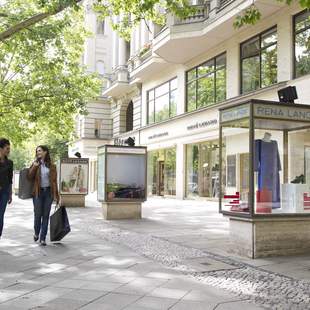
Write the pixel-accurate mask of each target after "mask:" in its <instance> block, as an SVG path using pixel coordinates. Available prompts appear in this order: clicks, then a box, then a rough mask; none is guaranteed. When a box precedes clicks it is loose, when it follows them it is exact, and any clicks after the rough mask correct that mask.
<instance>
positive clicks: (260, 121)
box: [220, 100, 310, 217]
mask: <svg viewBox="0 0 310 310" xmlns="http://www.w3.org/2000/svg"><path fill="white" fill-rule="evenodd" d="M220 140H221V142H220V145H221V147H220V157H221V161H220V164H221V167H220V171H221V176H220V178H221V187H220V212H222V213H224V214H228V215H229V214H233V215H234V216H242V217H257V216H258V217H259V216H279V215H283V214H286V215H296V214H299V215H310V177H307V176H308V175H309V162H310V151H309V147H310V106H307V105H300V104H285V103H279V102H270V101H262V100H251V101H248V102H244V103H239V104H237V105H234V106H230V107H228V108H223V109H221V110H220ZM232 158H235V164H234V165H232V164H231V163H230V162H231V161H232ZM228 168H229V169H230V170H229V169H228ZM232 169H234V171H232ZM232 175H233V176H236V182H233V181H232V180H231V179H232V178H231V176H232Z"/></svg>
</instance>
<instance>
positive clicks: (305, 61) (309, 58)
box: [295, 28, 310, 77]
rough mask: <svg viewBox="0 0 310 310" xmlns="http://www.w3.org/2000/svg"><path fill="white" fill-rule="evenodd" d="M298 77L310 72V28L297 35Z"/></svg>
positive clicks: (296, 63)
mask: <svg viewBox="0 0 310 310" xmlns="http://www.w3.org/2000/svg"><path fill="white" fill-rule="evenodd" d="M295 66H296V77H299V76H302V75H305V74H309V73H310V28H309V29H307V30H305V31H303V32H301V33H299V34H297V35H296V37H295Z"/></svg>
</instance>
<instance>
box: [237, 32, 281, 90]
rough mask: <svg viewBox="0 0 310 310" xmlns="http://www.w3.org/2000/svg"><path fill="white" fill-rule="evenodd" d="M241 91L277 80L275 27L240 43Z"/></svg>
mask: <svg viewBox="0 0 310 310" xmlns="http://www.w3.org/2000/svg"><path fill="white" fill-rule="evenodd" d="M240 49H241V80H242V82H241V93H246V92H250V91H254V90H256V89H258V88H261V87H266V86H270V85H272V84H275V83H276V82H277V28H276V27H274V28H272V29H270V30H268V31H266V32H264V33H262V34H260V35H257V36H255V37H254V38H251V39H250V40H248V41H246V42H244V43H242V44H241V48H240Z"/></svg>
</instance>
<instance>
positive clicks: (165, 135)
mask: <svg viewBox="0 0 310 310" xmlns="http://www.w3.org/2000/svg"><path fill="white" fill-rule="evenodd" d="M167 136H169V133H168V131H166V132H161V133H156V134H154V135H152V136H149V137H148V139H149V140H152V139H157V138H162V137H167Z"/></svg>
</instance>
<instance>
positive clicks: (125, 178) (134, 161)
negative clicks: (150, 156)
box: [107, 154, 146, 201]
mask: <svg viewBox="0 0 310 310" xmlns="http://www.w3.org/2000/svg"><path fill="white" fill-rule="evenodd" d="M107 165H108V169H107V170H108V171H107V200H109V201H111V200H116V199H117V200H122V199H124V200H128V199H144V198H145V173H146V172H145V157H144V155H119V154H108V155H107Z"/></svg>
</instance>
